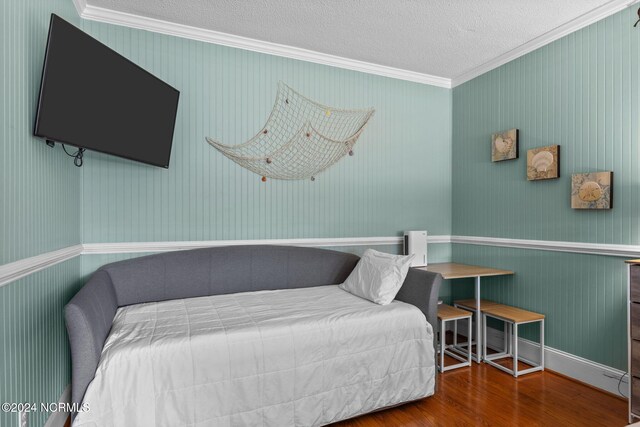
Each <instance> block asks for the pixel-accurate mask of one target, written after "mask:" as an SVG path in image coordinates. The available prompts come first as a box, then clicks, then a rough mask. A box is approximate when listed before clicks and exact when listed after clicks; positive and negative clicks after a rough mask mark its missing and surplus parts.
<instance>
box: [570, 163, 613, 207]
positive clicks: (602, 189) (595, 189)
mask: <svg viewBox="0 0 640 427" xmlns="http://www.w3.org/2000/svg"><path fill="white" fill-rule="evenodd" d="M612 190H613V172H610V171H607V172H591V173H574V174H573V175H572V176H571V207H572V208H573V209H611V208H612V207H613V204H612V198H613V197H612V196H613V191H612Z"/></svg>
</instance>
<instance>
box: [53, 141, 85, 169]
mask: <svg viewBox="0 0 640 427" xmlns="http://www.w3.org/2000/svg"><path fill="white" fill-rule="evenodd" d="M47 145H48V146H49V147H51V148H53V147H55V145H56V143H55V142H53V141H51V140H50V139H47ZM60 145H62V149H63V150H64V153H65V154H66V155H67V156H69V157H73V164H74V165H76V166H77V167H81V166H82V163H83V160H82V157H83V156H84V151H85V149H84V148H78V150H77V151H76V152H75V153H69V152H68V151H67V147H65V146H64V144H60Z"/></svg>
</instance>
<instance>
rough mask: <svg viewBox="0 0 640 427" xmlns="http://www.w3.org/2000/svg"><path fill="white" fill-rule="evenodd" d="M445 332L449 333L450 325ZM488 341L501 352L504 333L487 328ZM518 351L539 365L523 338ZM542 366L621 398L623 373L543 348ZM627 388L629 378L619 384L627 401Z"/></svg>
mask: <svg viewBox="0 0 640 427" xmlns="http://www.w3.org/2000/svg"><path fill="white" fill-rule="evenodd" d="M464 323H465V322H461V323H460V324H459V326H458V333H459V334H461V335H464V336H466V334H467V328H466V325H465V324H464ZM447 329H448V330H452V329H451V328H450V327H449V325H448V328H447ZM487 338H488V339H487V347H489V348H492V349H494V350H502V349H503V343H504V341H503V339H504V333H503V331H501V330H498V329H494V328H490V327H487ZM518 349H519V351H518V353H519V355H520V356H521V357H523V358H525V359H528V360H531V361H532V362H539V361H540V344H538V343H536V342H533V341H530V340H527V339H524V338H518ZM544 365H545V369H549V370H552V371H554V372H557V373H559V374H562V375H565V376H567V377H570V378H573V379H575V380H577V381H580V382H583V383H585V384H589V385H590V386H593V387H597V388H599V389H601V390H604V391H608V392H609V393H613V394H615V395H620V393H619V392H618V383H619V381H620V377H622V376H623V375H625V374H626V372H623V371H620V370H618V369H615V368H611V367H609V366H606V365H602V364H600V363H597V362H593V361H591V360H588V359H585V358H583V357H579V356H576V355H573V354H571V353H567V352H564V351H562V350H557V349H555V348H553V347H549V346H545V350H544ZM628 385H629V381H628V378H627V377H624V378H623V379H622V384H620V390H621V391H622V392H623V393H624V397H627V394H628Z"/></svg>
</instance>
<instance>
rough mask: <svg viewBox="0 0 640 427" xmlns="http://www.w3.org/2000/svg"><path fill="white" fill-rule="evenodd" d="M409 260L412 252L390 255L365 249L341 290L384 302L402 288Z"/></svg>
mask: <svg viewBox="0 0 640 427" xmlns="http://www.w3.org/2000/svg"><path fill="white" fill-rule="evenodd" d="M412 259H413V255H408V256H404V255H391V254H386V253H383V252H378V251H374V250H373V249H367V250H366V251H365V253H364V255H362V258H360V261H359V262H358V264H357V265H356V268H354V269H353V271H352V272H351V274H350V275H349V277H347V280H345V282H344V283H343V284H341V285H340V289H343V290H345V291H347V292H349V293H351V294H353V295H357V296H359V297H361V298H365V299H368V300H369V301H373V302H375V303H376V304H380V305H387V304H389V303H390V302H391V301H393V299H394V298H395V297H396V294H397V293H398V291H399V290H400V288H401V287H402V283H403V282H404V279H405V277H407V273H408V272H409V267H410V266H411V260H412Z"/></svg>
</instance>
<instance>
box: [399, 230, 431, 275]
mask: <svg viewBox="0 0 640 427" xmlns="http://www.w3.org/2000/svg"><path fill="white" fill-rule="evenodd" d="M403 248H404V254H405V255H415V257H414V258H413V261H411V267H426V266H427V232H426V231H405V232H404V245H403Z"/></svg>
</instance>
